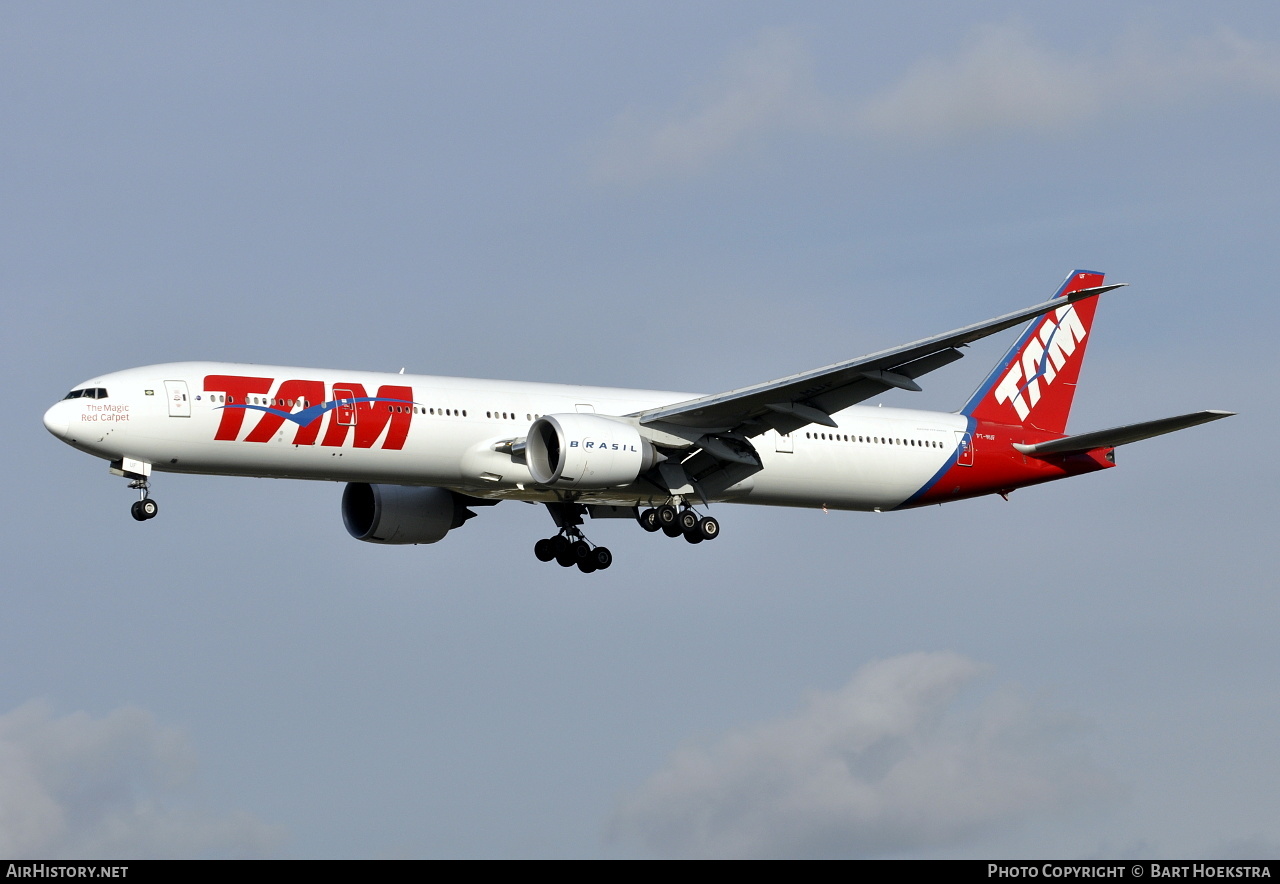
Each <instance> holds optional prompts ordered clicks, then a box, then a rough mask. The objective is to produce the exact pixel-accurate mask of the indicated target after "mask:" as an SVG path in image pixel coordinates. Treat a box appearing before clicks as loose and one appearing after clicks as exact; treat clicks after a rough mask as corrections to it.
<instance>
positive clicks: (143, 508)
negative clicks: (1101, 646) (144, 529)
mask: <svg viewBox="0 0 1280 884" xmlns="http://www.w3.org/2000/svg"><path fill="white" fill-rule="evenodd" d="M129 514H130V515H131V516H133V517H134V518H135V519H137V520H138V521H139V522H145V521H146V520H147V519H154V518H155V517H156V516H157V515H159V514H160V505H159V504H158V503H156V502H155V501H154V500H152V499H151V498H150V497H144V498H143V499H142V500H135V501H134V502H133V506H131V507H129Z"/></svg>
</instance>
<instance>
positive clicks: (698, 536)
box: [682, 522, 704, 543]
mask: <svg viewBox="0 0 1280 884" xmlns="http://www.w3.org/2000/svg"><path fill="white" fill-rule="evenodd" d="M682 533H683V534H684V539H685V540H687V541H689V542H690V543H702V541H703V539H704V538H703V536H702V532H701V531H699V530H698V523H697V522H694V524H693V529H692V530H690V531H684V532H682Z"/></svg>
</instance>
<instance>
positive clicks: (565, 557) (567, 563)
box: [556, 549, 578, 568]
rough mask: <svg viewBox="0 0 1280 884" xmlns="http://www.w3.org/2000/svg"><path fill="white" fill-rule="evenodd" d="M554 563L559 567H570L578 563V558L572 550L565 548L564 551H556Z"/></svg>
mask: <svg viewBox="0 0 1280 884" xmlns="http://www.w3.org/2000/svg"><path fill="white" fill-rule="evenodd" d="M556 564H557V565H559V566H560V567H561V568H572V567H573V566H574V565H576V564H578V560H577V558H576V557H575V556H574V555H573V550H571V549H566V550H565V551H564V552H558V553H556Z"/></svg>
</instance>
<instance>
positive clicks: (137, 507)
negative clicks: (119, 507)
mask: <svg viewBox="0 0 1280 884" xmlns="http://www.w3.org/2000/svg"><path fill="white" fill-rule="evenodd" d="M129 515H131V516H133V517H134V518H135V519H137V520H138V521H139V522H145V521H146V520H147V516H146V514H145V513H143V512H142V501H140V500H135V501H134V502H133V506H131V507H129Z"/></svg>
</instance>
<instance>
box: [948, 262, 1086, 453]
mask: <svg viewBox="0 0 1280 884" xmlns="http://www.w3.org/2000/svg"><path fill="white" fill-rule="evenodd" d="M1102 280H1103V274H1101V273H1096V272H1094V271H1091V270H1077V271H1075V272H1074V273H1072V274H1071V275H1070V276H1068V277H1067V280H1066V282H1064V283H1063V284H1062V288H1060V289H1058V293H1057V295H1055V297H1059V298H1061V297H1063V296H1064V295H1066V294H1068V293H1069V292H1074V291H1078V290H1080V289H1087V288H1095V287H1097V286H1100V285H1102ZM1097 309H1098V299H1097V298H1096V297H1095V298H1086V299H1084V300H1082V301H1077V302H1075V303H1074V304H1066V305H1064V306H1062V307H1059V308H1058V309H1056V310H1053V311H1051V312H1049V313H1046V314H1045V315H1044V316H1042V317H1040V318H1038V319H1035V320H1033V321H1032V322H1031V324H1030V325H1028V326H1027V327H1026V329H1024V330H1023V332H1022V334H1021V336H1020V337H1019V338H1018V341H1017V343H1015V344H1014V345H1013V346H1012V347H1011V348H1010V349H1009V352H1008V353H1006V354H1005V355H1004V357H1003V358H1002V359H1001V360H1000V361H999V362H998V363H996V367H995V369H994V370H992V372H991V374H990V375H988V376H987V379H986V380H984V381H983V382H982V384H981V386H979V387H978V390H977V392H975V393H974V394H973V396H972V397H971V398H970V399H969V401H968V403H967V404H966V405H965V407H964V408H963V409H961V413H962V414H966V415H968V416H970V417H972V418H974V419H976V420H978V421H985V422H991V423H996V424H1007V425H1011V426H1023V427H1032V428H1035V429H1037V430H1042V431H1044V432H1046V433H1055V434H1058V435H1062V434H1064V433H1066V431H1067V416H1068V415H1069V414H1070V412H1071V400H1072V399H1073V398H1074V397H1075V392H1076V381H1077V379H1078V378H1079V377H1080V366H1081V364H1082V363H1083V362H1084V351H1085V348H1086V347H1088V346H1089V334H1090V331H1091V330H1092V328H1093V315H1094V313H1095V312H1096V311H1097Z"/></svg>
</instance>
